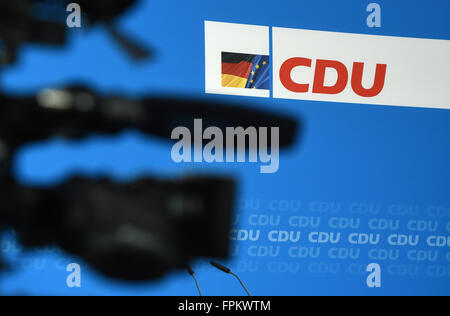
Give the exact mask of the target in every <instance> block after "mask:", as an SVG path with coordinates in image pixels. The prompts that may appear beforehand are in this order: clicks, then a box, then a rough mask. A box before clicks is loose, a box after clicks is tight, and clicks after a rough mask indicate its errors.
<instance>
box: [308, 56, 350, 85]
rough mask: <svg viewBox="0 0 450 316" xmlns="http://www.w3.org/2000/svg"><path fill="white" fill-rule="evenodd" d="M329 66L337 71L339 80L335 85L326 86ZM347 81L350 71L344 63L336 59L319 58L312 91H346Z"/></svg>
mask: <svg viewBox="0 0 450 316" xmlns="http://www.w3.org/2000/svg"><path fill="white" fill-rule="evenodd" d="M327 68H333V69H335V70H336V71H337V80H336V83H335V84H334V85H333V86H324V81H325V71H326V69H327ZM347 82H348V71H347V68H346V67H345V65H344V64H343V63H341V62H339V61H335V60H324V59H318V60H317V62H316V73H315V75H314V86H313V91H312V92H313V93H322V94H338V93H341V92H342V91H344V89H345V87H346V86H347Z"/></svg>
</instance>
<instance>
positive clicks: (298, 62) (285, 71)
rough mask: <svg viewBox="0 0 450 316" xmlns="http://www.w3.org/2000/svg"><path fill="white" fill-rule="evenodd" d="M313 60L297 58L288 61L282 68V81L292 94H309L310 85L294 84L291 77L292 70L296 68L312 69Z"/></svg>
mask: <svg viewBox="0 0 450 316" xmlns="http://www.w3.org/2000/svg"><path fill="white" fill-rule="evenodd" d="M311 62H312V61H311V59H308V58H300V57H295V58H291V59H288V60H286V61H285V62H284V63H283V65H281V68H280V80H281V83H282V84H283V86H284V87H285V88H286V89H288V90H289V91H292V92H297V93H302V92H308V90H309V84H300V83H297V82H294V81H293V80H292V77H291V73H292V70H293V69H294V68H295V67H300V66H304V67H309V68H311Z"/></svg>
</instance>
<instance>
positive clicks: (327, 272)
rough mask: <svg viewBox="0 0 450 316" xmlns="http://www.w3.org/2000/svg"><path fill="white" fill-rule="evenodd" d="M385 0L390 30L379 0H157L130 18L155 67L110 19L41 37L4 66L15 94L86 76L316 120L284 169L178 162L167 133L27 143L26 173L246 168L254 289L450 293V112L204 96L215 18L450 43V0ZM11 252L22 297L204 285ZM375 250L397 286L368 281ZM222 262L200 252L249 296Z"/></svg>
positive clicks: (246, 270)
mask: <svg viewBox="0 0 450 316" xmlns="http://www.w3.org/2000/svg"><path fill="white" fill-rule="evenodd" d="M376 2H377V3H379V4H380V5H381V8H382V27H381V28H369V27H367V25H366V17H367V15H368V13H367V12H366V7H367V5H368V4H369V3H370V1H362V0H358V1H334V0H319V1H317V0H316V1H291V0H278V1H269V0H258V1H240V0H228V1H207V0H195V1H168V0H164V1H163V0H154V1H142V2H141V3H140V5H138V6H136V7H135V8H134V9H133V10H132V11H130V12H129V13H128V14H127V15H126V16H124V17H123V18H122V19H121V21H120V25H121V27H122V28H123V29H126V30H129V31H130V32H132V33H133V34H135V35H136V37H137V38H139V39H140V40H142V41H144V42H146V43H148V44H150V45H152V46H153V47H154V48H155V49H156V51H157V55H156V58H155V59H154V60H152V61H151V62H148V63H145V64H139V65H136V64H133V63H130V62H129V61H128V60H127V59H126V58H124V56H123V55H122V53H121V52H120V50H119V49H117V47H116V46H115V44H114V43H113V42H112V41H111V39H110V38H109V37H108V36H107V35H106V33H105V31H104V30H103V29H101V28H95V29H92V30H84V29H81V30H73V31H71V33H72V39H71V41H70V44H69V45H68V46H67V47H65V48H64V49H62V50H61V49H59V50H54V49H46V48H42V47H35V46H27V48H26V49H25V51H24V53H23V56H22V62H21V63H20V64H18V65H16V66H15V67H13V68H10V69H8V70H7V71H6V72H4V73H3V76H2V81H3V82H2V84H3V87H4V88H5V89H6V90H7V91H10V92H24V91H26V92H34V91H36V90H37V89H39V88H42V87H45V86H58V85H64V84H68V83H71V82H73V81H77V82H80V81H81V82H86V83H88V84H90V85H93V86H95V87H96V89H98V90H99V91H101V92H104V93H108V92H117V91H120V92H123V93H127V94H131V95H136V96H138V95H145V94H150V93H171V94H179V95H188V96H198V97H202V98H205V99H210V100H226V101H230V102H238V103H244V104H248V105H249V106H253V107H259V108H266V109H272V110H276V111H282V112H286V113H290V115H292V116H293V117H296V118H298V119H300V120H301V121H302V123H303V124H304V129H303V131H302V135H301V137H300V138H299V139H298V142H297V144H296V146H295V148H294V149H293V150H291V151H289V152H286V153H283V155H282V156H281V162H280V170H279V172H278V173H275V174H273V175H267V174H266V175H264V174H260V173H259V167H258V166H257V165H255V164H222V165H203V164H198V165H177V164H175V163H174V162H173V161H172V160H171V157H170V147H169V145H168V144H167V143H165V142H161V141H159V140H155V139H152V138H149V137H145V136H143V135H140V134H139V133H137V132H134V131H126V132H124V133H122V134H120V135H117V136H114V137H104V136H98V135H97V136H96V135H93V137H91V138H89V139H87V140H85V141H81V142H67V141H63V140H50V141H47V142H45V143H38V144H32V145H30V146H27V147H25V148H24V149H23V150H22V151H21V152H20V153H19V155H18V157H17V161H16V162H17V168H16V169H17V170H16V172H17V176H18V177H20V179H21V180H22V181H24V182H27V183H33V184H41V185H50V184H54V183H57V182H60V181H63V180H64V179H66V178H67V177H68V176H70V174H72V173H73V172H75V171H77V172H78V171H82V172H84V173H86V174H108V175H110V176H111V177H114V178H118V179H132V178H134V177H136V176H139V175H155V174H156V175H161V176H176V175H182V174H185V173H187V172H189V171H192V172H194V171H199V170H200V171H202V172H208V173H213V172H225V173H231V174H234V175H235V176H236V177H237V179H239V181H240V193H239V199H238V200H239V201H238V206H237V210H238V211H237V214H236V216H235V220H234V224H235V227H236V229H237V230H241V232H240V233H239V234H238V233H233V234H232V237H236V236H238V235H239V237H241V238H238V239H243V240H239V241H234V244H233V247H232V251H233V257H232V259H231V260H230V261H229V262H227V263H226V264H228V265H229V266H230V267H232V268H233V269H234V270H235V271H236V272H238V273H239V275H240V276H241V277H242V279H243V280H244V281H245V282H246V284H247V285H248V287H249V289H250V291H251V292H252V294H254V295H310V294H311V295H316V294H325V295H341V294H356V295H358V294H368V295H391V294H441V295H448V294H450V282H449V281H450V255H449V252H450V249H449V247H448V244H447V245H446V246H444V247H431V246H430V245H428V244H427V238H428V237H429V236H444V237H445V238H447V236H449V235H450V226H449V222H450V111H448V110H438V109H422V108H407V107H388V106H382V105H381V106H373V105H362V104H345V103H327V102H312V101H295V100H278V99H259V98H251V97H232V96H219V95H206V94H205V93H204V84H205V82H204V80H205V78H204V62H205V60H204V59H205V57H204V49H205V48H204V21H205V20H212V21H221V22H234V23H245V24H255V25H267V26H279V27H291V28H301V29H312V30H324V31H335V32H348V33H361V34H377V35H390V36H402V37H418V38H430V39H445V40H450V21H449V20H448V13H449V12H450V3H449V2H448V1H446V0H439V1H438V0H436V1H433V2H432V3H430V2H429V1H424V0H417V1H412V0H410V1H403V0H402V1H386V0H378V1H376ZM430 62H432V61H430ZM449 84H450V83H449ZM449 102H450V100H449ZM271 231H287V232H288V233H291V232H292V236H293V237H294V238H293V239H292V240H289V241H287V242H284V243H283V242H272V241H270V239H269V238H268V235H269V232H271ZM297 232H300V240H298V241H297V240H296V239H295V237H296V236H297ZM314 232H322V233H326V234H328V235H325V234H322V235H323V236H330V235H331V237H332V238H337V236H339V237H340V240H339V242H338V243H336V244H333V243H329V242H328V243H323V244H314V243H311V242H310V240H309V237H310V233H314ZM352 233H359V234H368V235H370V234H372V236H373V237H374V238H375V237H376V236H379V238H380V242H379V243H378V244H377V245H370V244H366V245H355V244H351V243H349V241H348V237H349V235H350V234H352ZM246 235H249V237H250V238H246ZM391 235H406V236H407V237H409V238H411V240H412V241H414V240H415V238H416V236H418V238H419V242H418V244H417V245H415V244H414V243H412V244H407V245H405V246H395V245H392V244H390V243H389V236H391ZM313 236H315V235H313ZM358 236H359V235H358ZM391 238H392V237H391ZM233 239H235V238H233ZM2 250H3V251H4V252H5V253H6V254H7V257H8V259H9V261H10V262H11V263H12V265H13V266H14V267H15V271H14V272H12V273H9V274H7V275H4V276H3V277H2V280H1V282H0V286H1V289H0V290H1V291H2V292H3V293H7V294H14V293H29V294H67V295H81V294H96V295H103V294H113V295H116V294H125V295H128V294H138V295H141V294H142V295H196V289H195V286H194V284H193V281H192V279H191V278H190V276H189V275H188V274H187V273H185V272H184V271H179V272H174V273H171V274H170V275H168V276H167V277H166V278H164V279H162V280H159V281H156V282H151V283H144V284H139V285H133V284H128V283H122V282H116V281H112V280H109V279H106V278H104V277H102V276H101V275H99V274H98V273H96V272H95V271H93V270H91V269H90V268H89V267H88V266H86V265H84V264H83V263H82V261H79V259H77V258H72V257H70V256H69V255H67V254H65V253H62V252H61V251H59V250H58V249H55V248H48V249H42V250H39V251H33V252H23V251H22V249H21V248H20V245H18V244H17V243H16V242H15V240H14V236H13V234H12V233H10V234H8V236H7V238H5V240H4V241H3V242H2ZM70 262H79V263H80V264H81V266H82V287H81V288H77V289H71V288H68V287H67V286H66V277H67V275H68V272H66V270H65V268H66V265H67V264H68V263H70ZM372 262H376V263H378V264H380V266H381V269H382V286H381V288H377V289H372V288H369V287H368V286H367V284H366V277H367V276H368V272H366V266H367V265H368V264H369V263H372ZM206 263H207V261H206V260H205V261H198V262H196V264H194V268H195V270H196V271H197V276H198V279H199V282H200V284H201V287H202V289H203V292H204V293H205V294H208V295H240V294H243V291H242V289H241V288H240V286H239V284H238V282H236V280H234V279H232V278H230V277H228V276H227V275H224V274H222V273H220V272H218V271H216V270H213V269H212V268H210V267H208V265H207V264H206Z"/></svg>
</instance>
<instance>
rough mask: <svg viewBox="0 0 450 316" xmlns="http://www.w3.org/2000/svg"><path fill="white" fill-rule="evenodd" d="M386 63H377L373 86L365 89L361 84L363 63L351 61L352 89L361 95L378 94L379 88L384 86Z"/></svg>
mask: <svg viewBox="0 0 450 316" xmlns="http://www.w3.org/2000/svg"><path fill="white" fill-rule="evenodd" d="M386 69H387V65H386V64H377V68H376V71H375V80H374V82H373V86H372V88H370V89H366V88H364V87H363V86H362V77H363V72H364V63H357V62H355V63H353V74H352V89H353V91H354V92H355V93H356V94H357V95H359V96H361V97H366V98H370V97H374V96H376V95H378V94H380V92H381V90H383V88H384V82H385V79H386Z"/></svg>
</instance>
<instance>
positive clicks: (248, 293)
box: [230, 271, 251, 296]
mask: <svg viewBox="0 0 450 316" xmlns="http://www.w3.org/2000/svg"><path fill="white" fill-rule="evenodd" d="M230 274H232V275H234V276H235V277H236V278H237V279H238V281H239V283H241V285H242V287H243V288H244V290H245V292H247V295H248V296H251V295H250V292H249V291H248V290H247V288H246V287H245V285H244V283H242V281H241V279H240V278H239V277H238V276H237V275H236V274H234V273H233V272H231V271H230Z"/></svg>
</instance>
